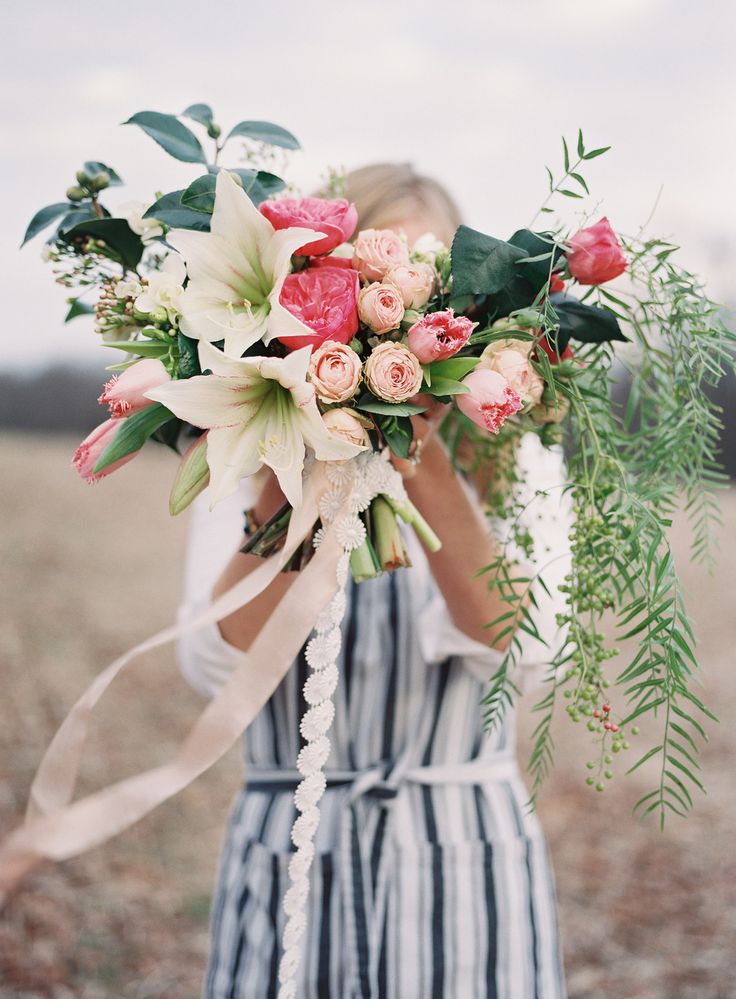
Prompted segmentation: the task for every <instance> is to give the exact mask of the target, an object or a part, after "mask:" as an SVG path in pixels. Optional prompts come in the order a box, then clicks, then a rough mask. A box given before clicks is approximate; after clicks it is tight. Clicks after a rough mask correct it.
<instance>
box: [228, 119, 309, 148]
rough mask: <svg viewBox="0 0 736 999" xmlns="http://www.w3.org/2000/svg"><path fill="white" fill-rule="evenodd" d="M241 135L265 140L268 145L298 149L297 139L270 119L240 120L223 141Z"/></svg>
mask: <svg viewBox="0 0 736 999" xmlns="http://www.w3.org/2000/svg"><path fill="white" fill-rule="evenodd" d="M236 136H242V137H243V138H245V139H255V140H256V141H257V142H266V143H268V145H269V146H281V148H282V149H299V148H300V145H299V140H298V139H297V138H296V137H295V136H293V135H292V134H291V132H287V130H286V129H285V128H281V126H280V125H274V124H273V123H272V122H270V121H241V122H238V124H237V125H236V126H235V127H234V128H231V129H230V132H229V133H228V136H227V138H226V139H225V142H228V141H229V140H230V139H234V138H235V137H236Z"/></svg>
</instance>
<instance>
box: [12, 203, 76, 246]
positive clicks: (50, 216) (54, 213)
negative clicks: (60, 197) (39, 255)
mask: <svg viewBox="0 0 736 999" xmlns="http://www.w3.org/2000/svg"><path fill="white" fill-rule="evenodd" d="M72 208H73V205H72V203H71V202H70V201H57V202H56V203H55V204H53V205H46V207H45V208H40V209H39V210H38V211H37V212H36V214H35V215H34V216H33V218H32V219H31V221H30V222H29V223H28V228H27V229H26V231H25V235H24V236H23V242H22V243H21V244H20V245H21V246H25V245H26V243H27V242H28V241H29V240H31V239H33V237H34V236H37V235H38V234H39V233H40V232H43V230H44V229H46V228H47V227H48V226H50V225H51V223H52V222H54V221H55V220H56V219H58V218H60V216H62V215H64V214H65V213H68V212H69V211H70V210H71V209H72Z"/></svg>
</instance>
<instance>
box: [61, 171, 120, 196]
mask: <svg viewBox="0 0 736 999" xmlns="http://www.w3.org/2000/svg"><path fill="white" fill-rule="evenodd" d="M76 179H77V183H76V184H72V186H71V187H69V188H67V191H66V196H67V198H68V199H69V200H70V201H74V202H79V201H84V200H85V199H87V198H92V199H95V198H96V197H97V195H98V194H99V193H100V191H104V190H105V188H106V187H109V186H110V181H111V177H110V174H109V173H108V172H107V170H100V171H99V172H98V173H95V174H89V173H88V172H87V171H86V170H84V169H82V170H77V174H76Z"/></svg>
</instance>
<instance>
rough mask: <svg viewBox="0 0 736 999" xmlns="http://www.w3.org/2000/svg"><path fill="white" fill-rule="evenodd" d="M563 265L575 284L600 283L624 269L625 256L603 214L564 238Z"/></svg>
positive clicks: (625, 264)
mask: <svg viewBox="0 0 736 999" xmlns="http://www.w3.org/2000/svg"><path fill="white" fill-rule="evenodd" d="M568 244H569V246H570V250H569V251H568V254H567V266H568V269H569V271H570V274H571V275H572V276H573V277H574V278H575V280H576V281H577V282H578V283H579V284H603V283H604V282H605V281H612V280H613V279H614V278H615V277H618V276H619V274H623V272H624V271H625V270H626V266H627V262H626V257H625V256H624V254H623V251H622V249H621V244H620V243H619V241H618V239H617V238H616V233H615V232H614V231H613V229H612V228H611V224H610V222H609V221H608V219H607V218H602V219H601V220H600V222H596V224H595V225H591V226H588V228H587V229H581V230H580V232H576V233H575V235H574V236H571V237H570V239H569V240H568Z"/></svg>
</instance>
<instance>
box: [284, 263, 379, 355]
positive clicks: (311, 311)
mask: <svg viewBox="0 0 736 999" xmlns="http://www.w3.org/2000/svg"><path fill="white" fill-rule="evenodd" d="M359 287H360V281H359V279H358V274H357V271H354V270H345V269H343V268H341V267H309V268H308V269H307V270H304V271H297V272H296V274H288V275H287V276H286V278H285V280H284V283H283V286H282V288H281V296H280V302H281V304H282V305H283V306H284V308H285V309H287V310H288V311H289V312H290V313H291V314H292V315H293V316H296V317H297V319H300V320H301V321H302V322H303V323H304V325H305V326H308V327H309V328H310V329H311V330H313V331H314V332H313V333H312V334H311V335H310V334H307V335H306V336H289V335H285V336H280V337H277V339H278V340H280V341H281V343H283V344H284V345H285V346H286V347H288V348H289V350H298V349H299V348H300V347H307V346H311V347H315V346H317V345H318V344H320V343H323V342H324V341H325V340H337V342H338V343H347V342H348V341H349V340H352V338H353V337H354V336H355V334H356V333H357V332H358V289H359Z"/></svg>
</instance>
